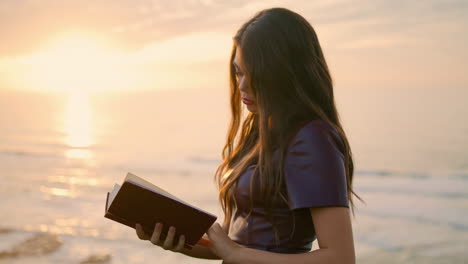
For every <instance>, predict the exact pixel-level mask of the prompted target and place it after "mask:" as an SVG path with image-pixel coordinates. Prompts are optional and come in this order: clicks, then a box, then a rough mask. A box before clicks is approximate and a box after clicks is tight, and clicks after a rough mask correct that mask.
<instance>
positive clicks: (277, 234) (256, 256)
mask: <svg viewBox="0 0 468 264" xmlns="http://www.w3.org/2000/svg"><path fill="white" fill-rule="evenodd" d="M230 84H231V111H232V120H231V124H230V128H229V131H228V137H227V143H226V145H225V146H224V149H223V152H222V156H223V162H222V164H221V165H220V166H219V167H218V170H217V171H216V174H215V179H216V181H217V183H218V184H219V187H220V192H219V198H220V202H221V205H222V208H223V211H224V213H225V218H224V223H223V226H221V225H219V224H218V223H215V224H214V225H213V226H212V227H211V228H210V229H209V230H208V232H207V238H208V240H209V243H208V244H201V243H199V244H197V245H196V246H195V247H194V248H193V249H192V250H187V249H185V248H183V243H184V237H183V236H181V237H180V239H179V243H178V245H173V240H174V231H172V232H169V235H168V236H167V238H166V240H165V241H160V240H159V234H160V231H161V226H158V225H157V226H156V228H155V230H154V232H153V234H151V235H149V234H145V233H143V232H142V230H141V228H140V227H139V226H137V234H138V236H139V237H140V238H141V239H147V240H150V241H151V242H152V243H153V244H155V245H159V246H161V247H163V248H164V249H167V250H172V251H175V252H181V253H183V254H186V255H188V256H192V257H197V258H205V259H222V260H223V263H270V264H271V263H354V262H355V252H354V243H353V234H352V227H351V219H350V213H349V208H351V209H353V199H352V195H355V196H356V197H357V198H359V196H357V195H356V194H355V193H354V192H353V189H352V178H353V160H352V154H351V149H350V146H349V143H348V140H347V138H346V135H345V133H344V131H343V129H342V127H341V124H340V121H339V117H338V113H337V110H336V107H335V102H334V96H333V86H332V79H331V76H330V73H329V71H328V67H327V64H326V62H325V58H324V56H323V53H322V50H321V47H320V44H319V41H318V39H317V36H316V34H315V31H314V29H313V28H312V26H311V25H310V24H309V23H308V22H307V21H306V20H305V19H304V18H303V17H301V16H300V15H298V14H297V13H295V12H292V11H290V10H288V9H285V8H271V9H266V10H263V11H261V12H259V13H257V14H256V15H255V16H254V17H253V18H251V19H250V20H249V21H247V22H246V23H245V24H244V25H243V26H242V27H241V28H240V29H239V30H238V32H237V34H236V36H235V37H234V45H233V49H232V55H231V64H230ZM241 102H243V103H244V104H245V105H246V108H247V109H248V111H249V113H248V115H247V116H246V117H244V115H243V113H242V103H241ZM242 118H244V119H243V120H242ZM239 129H240V131H239ZM239 132H240V133H239ZM359 199H360V198H359ZM315 239H317V241H318V245H319V249H318V250H314V251H310V250H311V247H312V241H313V240H315ZM292 253H294V254H292Z"/></svg>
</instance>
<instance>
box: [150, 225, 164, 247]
mask: <svg viewBox="0 0 468 264" xmlns="http://www.w3.org/2000/svg"><path fill="white" fill-rule="evenodd" d="M161 230H162V224H161V223H157V224H156V225H155V226H154V231H153V235H151V239H150V241H151V243H153V244H154V245H158V246H159V237H160V235H161Z"/></svg>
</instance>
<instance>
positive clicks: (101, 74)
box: [0, 0, 468, 92]
mask: <svg viewBox="0 0 468 264" xmlns="http://www.w3.org/2000/svg"><path fill="white" fill-rule="evenodd" d="M269 7H286V8H289V9H291V10H293V11H295V12H297V13H299V14H301V15H302V16H304V17H305V18H306V19H307V20H308V21H309V22H310V23H311V24H312V26H313V27H314V29H315V30H316V32H317V34H318V37H319V40H320V43H321V45H322V49H323V50H324V53H325V57H326V59H327V62H328V64H329V67H330V70H331V73H332V76H333V78H334V81H335V86H336V87H338V89H339V88H340V87H341V88H342V89H344V87H346V88H347V89H348V90H349V91H352V90H355V89H358V90H359V89H399V90H405V89H432V90H438V89H441V88H450V89H454V90H462V89H464V90H466V88H468V75H467V74H466V72H467V68H468V67H467V66H468V63H467V61H468V51H467V50H466V47H468V1H451V0H447V1H442V0H439V1H436V0H427V1H383V0H349V1H347V0H329V1H327V0H320V1H308V0H298V1H287V0H283V1H216V0H185V1H182V0H171V1H163V0H101V1H96V0H67V1H63V0H2V1H0V36H1V41H0V89H14V90H27V91H46V92H52V91H67V92H73V91H76V90H81V91H88V92H96V91H119V90H158V89H177V88H205V89H217V88H218V87H220V86H226V85H227V78H228V74H227V70H228V63H229V61H228V60H229V55H230V52H231V47H232V36H233V35H234V34H235V32H236V31H237V29H238V28H239V27H240V26H241V25H242V24H243V23H244V22H246V21H247V20H248V19H249V18H250V17H252V16H253V15H254V14H255V13H256V12H258V11H260V10H261V9H264V8H269Z"/></svg>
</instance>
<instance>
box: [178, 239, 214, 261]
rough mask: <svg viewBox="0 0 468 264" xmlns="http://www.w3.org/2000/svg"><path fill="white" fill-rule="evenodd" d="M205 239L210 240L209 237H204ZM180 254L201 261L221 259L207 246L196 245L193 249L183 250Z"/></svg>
mask: <svg viewBox="0 0 468 264" xmlns="http://www.w3.org/2000/svg"><path fill="white" fill-rule="evenodd" d="M203 238H205V239H208V237H206V236H203ZM179 253H182V254H184V255H187V256H190V257H194V258H201V259H221V258H220V257H218V256H217V255H216V254H214V253H213V251H211V250H210V249H209V248H208V247H207V246H204V245H201V244H196V245H195V246H193V247H192V249H186V248H183V249H182V250H181V251H179Z"/></svg>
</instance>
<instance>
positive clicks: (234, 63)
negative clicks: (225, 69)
mask: <svg viewBox="0 0 468 264" xmlns="http://www.w3.org/2000/svg"><path fill="white" fill-rule="evenodd" d="M232 64H233V65H234V66H235V67H236V68H237V69H240V67H239V66H238V65H237V64H236V62H235V61H233V62H232Z"/></svg>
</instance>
